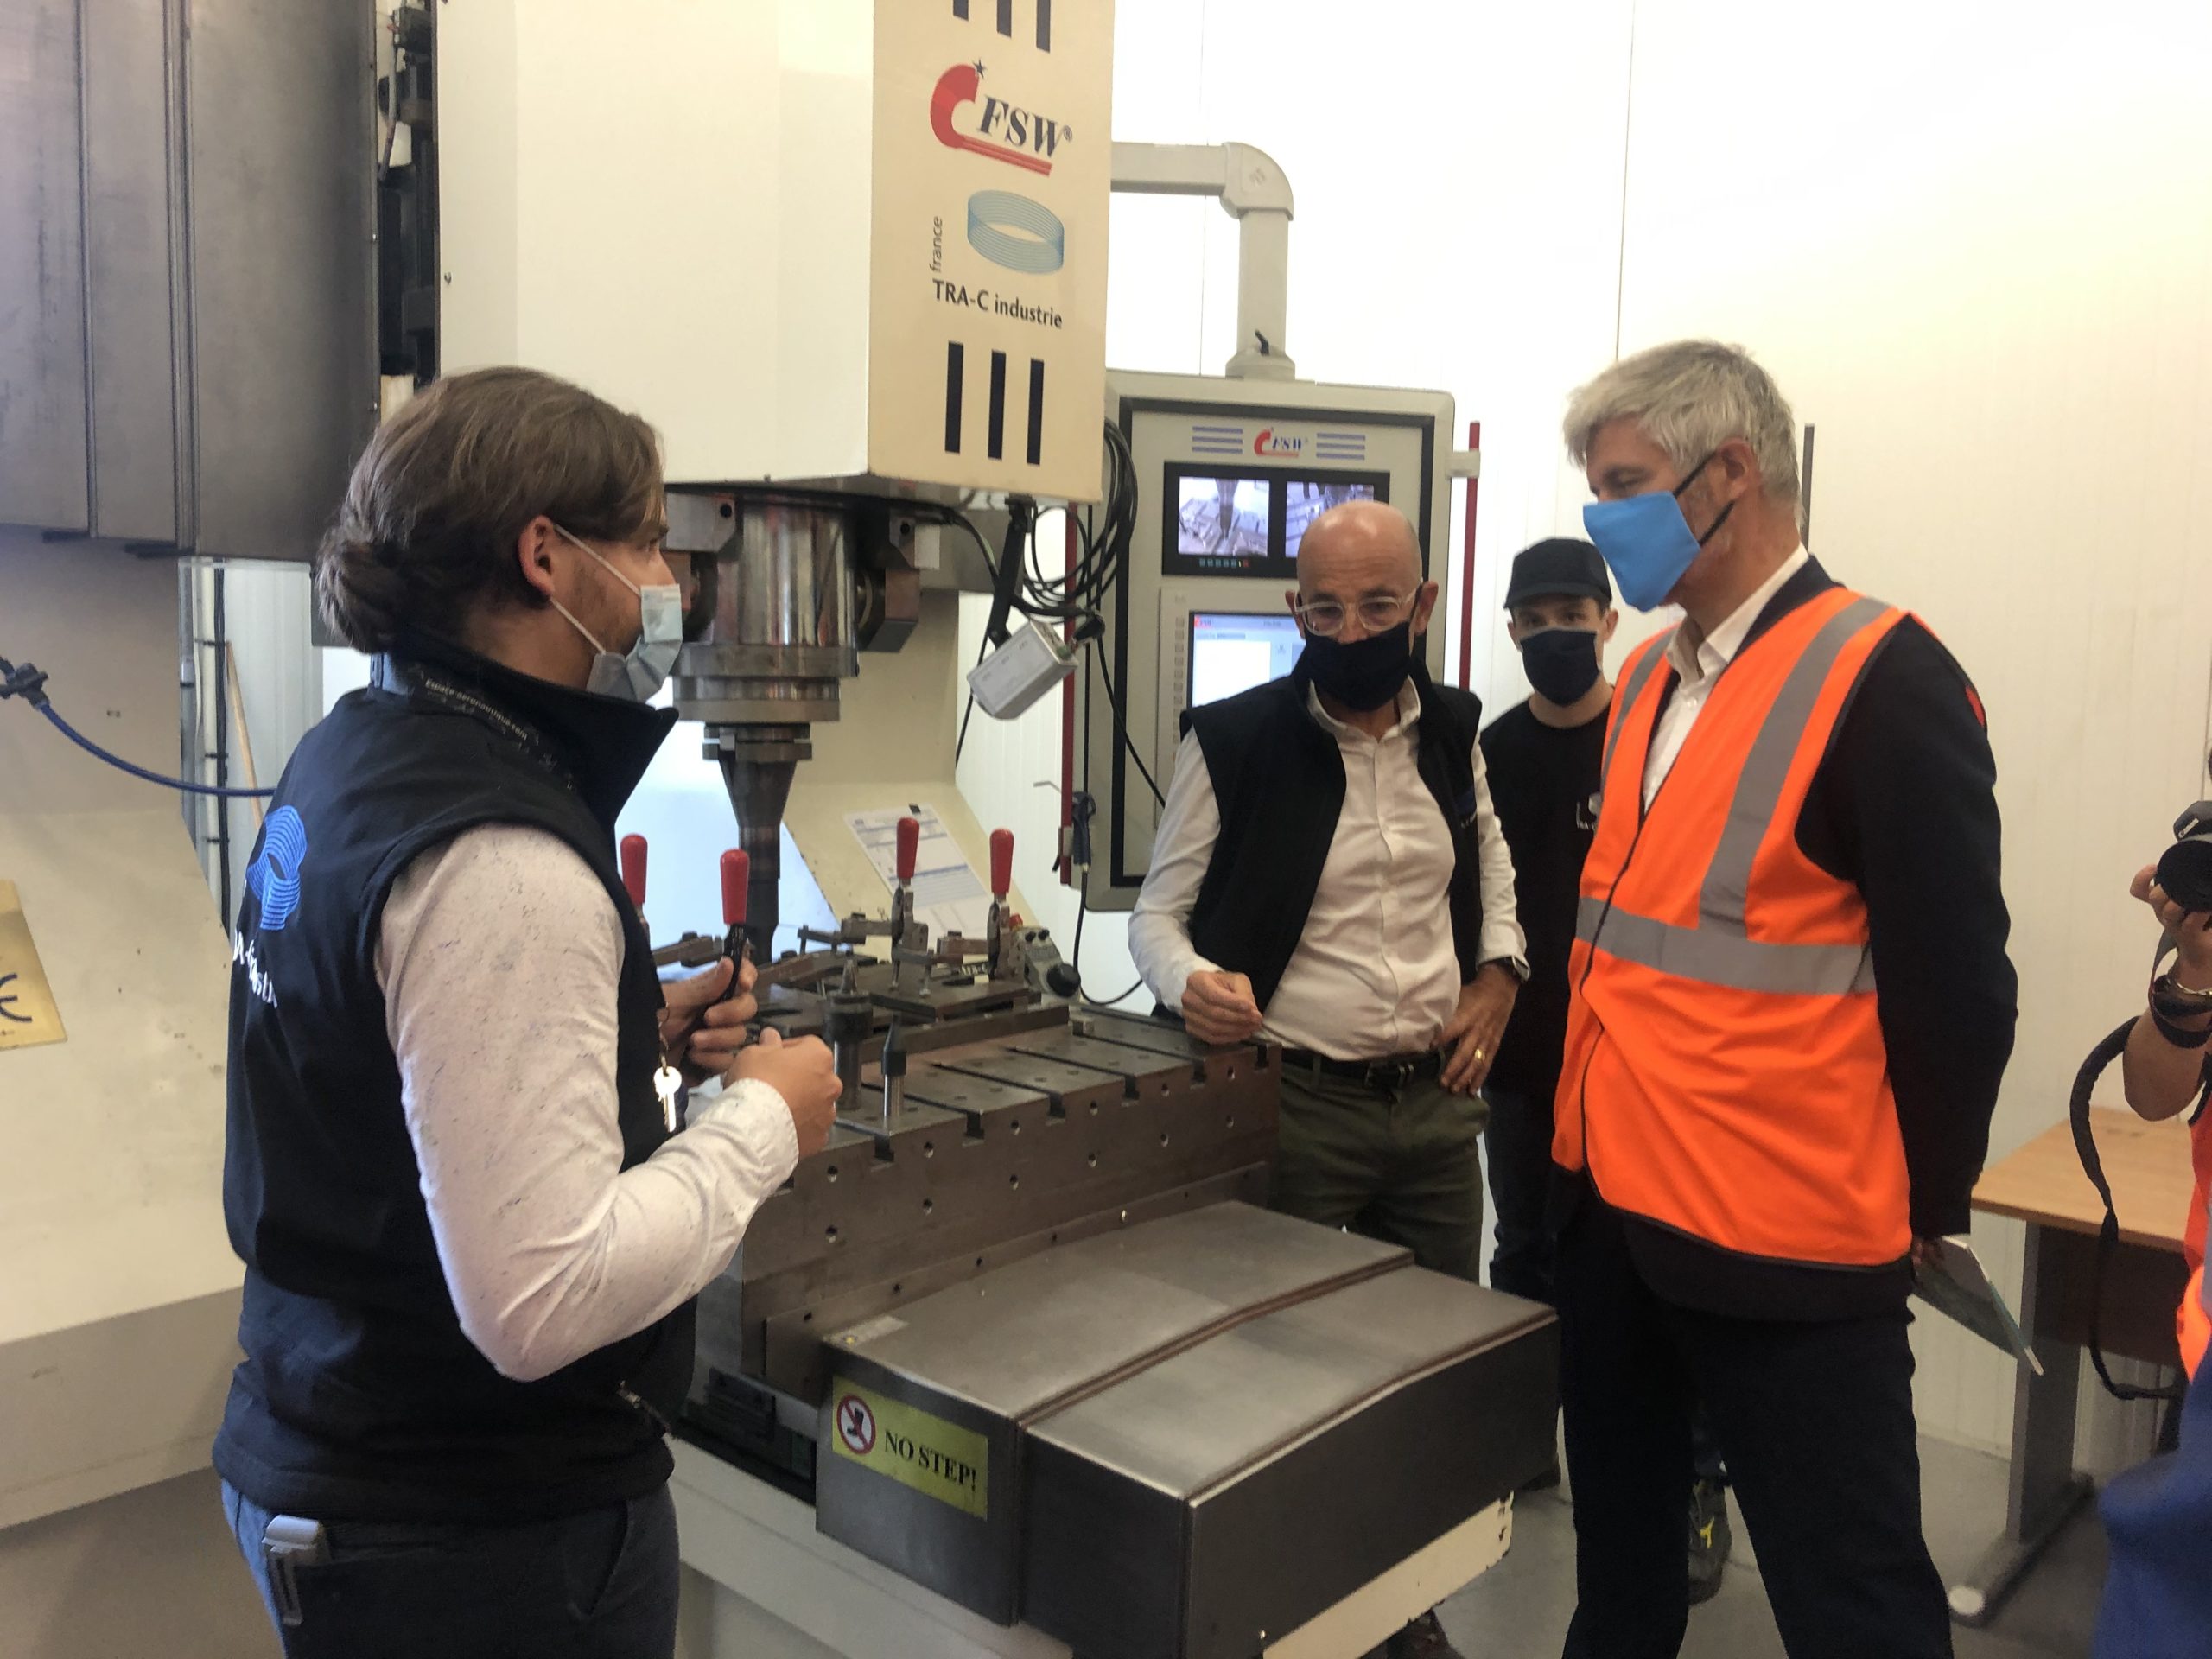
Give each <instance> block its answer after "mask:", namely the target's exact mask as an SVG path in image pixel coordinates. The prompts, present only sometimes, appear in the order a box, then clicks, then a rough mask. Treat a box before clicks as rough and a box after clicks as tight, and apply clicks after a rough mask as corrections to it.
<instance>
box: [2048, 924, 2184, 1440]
mask: <svg viewBox="0 0 2212 1659" xmlns="http://www.w3.org/2000/svg"><path fill="white" fill-rule="evenodd" d="M2164 954H2165V952H2164V949H2163V947H2162V948H2161V950H2159V955H2160V956H2161V957H2164ZM2134 1029H2135V1021H2134V1020H2132V1019H2131V1020H2127V1021H2126V1023H2124V1024H2123V1025H2121V1026H2120V1027H2119V1028H2118V1029H2116V1030H2115V1031H2113V1033H2112V1034H2111V1035H2110V1036H2108V1037H2107V1038H2106V1039H2104V1040H2103V1041H2102V1042H2101V1043H2099V1044H2098V1045H2097V1046H2095V1047H2094V1048H2093V1049H2091V1050H2090V1051H2089V1054H2088V1058H2087V1059H2085V1060H2083V1061H2082V1069H2081V1071H2078V1072H2076V1073H2075V1077H2074V1093H2073V1095H2072V1096H2070V1097H2069V1100H2068V1101H2067V1116H2068V1119H2069V1122H2070V1123H2071V1124H2072V1126H2073V1129H2074V1151H2075V1155H2076V1156H2078V1157H2079V1158H2080V1159H2081V1160H2082V1173H2083V1174H2085V1175H2087V1176H2088V1178H2089V1185H2091V1186H2094V1187H2095V1188H2096V1189H2097V1196H2098V1197H2099V1198H2101V1199H2103V1200H2104V1206H2105V1218H2104V1220H2103V1222H2102V1223H2101V1224H2100V1225H2099V1226H2098V1228H2097V1255H2096V1266H2095V1269H2094V1274H2093V1275H2092V1277H2091V1279H2090V1281H2089V1363H2090V1364H2092V1365H2094V1367H2096V1371H2097V1381H2098V1382H2100V1383H2103V1384H2104V1386H2105V1392H2106V1393H2107V1394H2109V1395H2112V1396H2113V1399H2115V1400H2171V1401H2179V1400H2180V1399H2181V1398H2182V1396H2183V1394H2184V1393H2185V1392H2186V1391H2187V1389H2186V1385H2185V1384H2180V1383H2177V1384H2173V1385H2171V1386H2169V1387H2166V1388H2157V1389H2144V1388H2138V1387H2136V1386H2134V1385H2133V1383H2115V1382H2113V1376H2112V1372H2111V1370H2109V1369H2108V1368H2107V1366H2106V1364H2105V1352H2104V1345H2103V1344H2102V1342H2101V1332H2102V1330H2103V1320H2104V1306H2105V1280H2106V1278H2107V1275H2108V1274H2109V1273H2110V1271H2111V1268H2112V1259H2113V1255H2116V1254H2117V1253H2118V1251H2119V1249H2120V1211H2118V1210H2116V1209H2114V1208H2113V1201H2112V1183H2111V1182H2110V1181H2109V1180H2107V1179H2105V1166H2104V1160H2103V1159H2101V1158H2100V1157H2099V1156H2098V1155H2097V1137H2096V1134H2095V1132H2094V1130H2093V1129H2092V1128H2090V1126H2089V1096H2090V1093H2091V1091H2092V1090H2094V1089H2095V1088H2096V1086H2097V1079H2098V1078H2099V1077H2102V1076H2103V1075H2104V1074H2105V1072H2106V1071H2107V1069H2108V1068H2109V1067H2110V1066H2111V1065H2112V1063H2113V1061H2114V1060H2116V1059H2118V1058H2120V1055H2121V1054H2123V1053H2125V1052H2126V1049H2127V1039H2128V1036H2129V1034H2130V1033H2133V1031H2134Z"/></svg>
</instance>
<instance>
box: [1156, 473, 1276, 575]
mask: <svg viewBox="0 0 2212 1659" xmlns="http://www.w3.org/2000/svg"><path fill="white" fill-rule="evenodd" d="M1177 487H1178V493H1177V497H1176V502H1175V551H1176V552H1177V553H1178V554H1179V555H1180V556H1182V557H1184V558H1185V559H1204V560H1205V561H1206V562H1207V563H1208V565H1209V566H1211V568H1213V569H1222V570H1233V569H1236V568H1237V567H1239V566H1241V565H1245V564H1256V563H1261V562H1262V561H1264V560H1265V559H1266V558H1267V557H1268V543H1269V519H1270V518H1271V516H1272V509H1273V505H1274V483H1273V481H1272V480H1268V479H1264V478H1225V477H1206V476H1203V475H1201V476H1195V477H1185V478H1184V479H1181V480H1178V486H1177ZM1216 562H1218V563H1216Z"/></svg>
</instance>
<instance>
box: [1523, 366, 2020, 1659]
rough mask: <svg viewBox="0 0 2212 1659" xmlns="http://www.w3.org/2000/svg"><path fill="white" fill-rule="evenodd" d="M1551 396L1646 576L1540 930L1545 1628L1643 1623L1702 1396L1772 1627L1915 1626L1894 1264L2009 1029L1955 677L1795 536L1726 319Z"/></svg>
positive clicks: (1601, 1637) (1918, 1589)
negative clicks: (1548, 1264)
mask: <svg viewBox="0 0 2212 1659" xmlns="http://www.w3.org/2000/svg"><path fill="white" fill-rule="evenodd" d="M1566 430H1567V448H1568V450H1569V452H1570V454H1572V455H1573V459H1574V460H1575V461H1576V462H1577V463H1578V464H1580V465H1581V466H1583V467H1584V468H1585V469H1586V472H1587V474H1588V477H1589V480H1590V486H1591V489H1592V492H1593V493H1595V495H1596V496H1597V498H1598V499H1597V501H1596V502H1595V503H1593V504H1592V505H1591V506H1590V507H1589V508H1587V509H1586V512H1585V520H1584V522H1585V524H1586V528H1587V530H1588V531H1589V534H1590V538H1591V540H1592V541H1593V542H1595V543H1597V544H1598V548H1599V551H1600V552H1601V553H1603V554H1604V556H1605V560H1606V563H1608V564H1609V565H1610V566H1611V569H1612V571H1613V575H1614V579H1615V580H1616V582H1618V584H1619V587H1620V590H1621V594H1622V597H1623V598H1624V600H1625V601H1628V603H1630V604H1631V605H1633V606H1635V607H1637V608H1638V609H1641V610H1654V609H1657V608H1659V607H1662V605H1666V604H1669V603H1671V604H1675V605H1679V606H1681V607H1682V611H1683V613H1684V614H1683V616H1682V619H1681V622H1680V623H1679V625H1678V626H1675V627H1673V628H1671V629H1669V630H1668V631H1666V632H1662V633H1661V634H1660V635H1659V636H1657V637H1656V638H1655V639H1651V640H1649V641H1647V642H1646V643H1645V644H1644V645H1643V646H1641V647H1640V648H1638V649H1637V651H1635V652H1631V653H1630V656H1629V658H1628V659H1627V660H1626V662H1625V663H1624V664H1623V665H1622V669H1621V671H1620V674H1619V677H1618V683H1619V691H1618V695H1617V696H1615V698H1614V702H1613V712H1612V717H1611V724H1610V726H1609V728H1608V729H1607V732H1606V736H1605V751H1604V756H1603V767H1604V773H1603V776H1604V798H1603V804H1602V806H1601V808H1600V810H1599V818H1598V827H1597V831H1596V836H1595V838H1594V840H1593V842H1592V847H1591V850H1590V855H1589V857H1588V860H1587V861H1586V863H1585V865H1584V868H1583V874H1582V883H1581V898H1580V915H1579V917H1578V925H1577V938H1576V944H1575V946H1574V951H1573V959H1572V963H1571V969H1570V978H1571V982H1572V984H1573V1003H1572V1006H1571V1008H1570V1011H1569V1015H1568V1020H1569V1024H1568V1029H1567V1052H1566V1064H1565V1067H1564V1070H1563V1071H1562V1074H1561V1077H1560V1091H1559V1097H1558V1101H1557V1110H1556V1117H1557V1125H1558V1127H1557V1133H1556V1136H1555V1139H1554V1143H1553V1160H1554V1163H1555V1164H1557V1165H1558V1166H1560V1170H1561V1174H1560V1177H1559V1178H1558V1180H1557V1185H1558V1202H1557V1203H1556V1204H1555V1205H1554V1222H1555V1225H1556V1226H1557V1227H1558V1229H1559V1232H1560V1240H1559V1250H1558V1257H1557V1262H1558V1267H1557V1289H1558V1296H1559V1303H1560V1320H1561V1325H1562V1332H1563V1338H1564V1348H1563V1357H1562V1376H1561V1392H1562V1396H1563V1402H1564V1406H1565V1413H1566V1422H1567V1461H1568V1468H1569V1473H1570V1478H1571V1484H1572V1486H1573V1494H1574V1505H1575V1529H1576V1535H1577V1559H1576V1567H1577V1584H1578V1591H1579V1596H1578V1605H1577V1608H1576V1611H1575V1616H1574V1622H1573V1627H1572V1628H1571V1629H1570V1630H1569V1632H1568V1635H1567V1649H1566V1650H1567V1656H1568V1659H1646V1656H1649V1659H1669V1656H1672V1655H1674V1654H1675V1652H1676V1651H1677V1650H1678V1649H1679V1648H1680V1646H1681V1639H1682V1634H1683V1630H1684V1628H1685V1624H1686V1622H1687V1618H1688V1611H1687V1586H1686V1585H1685V1582H1684V1580H1683V1576H1682V1567H1681V1494H1682V1491H1683V1490H1684V1488H1685V1485H1686V1484H1687V1482H1688V1477H1689V1471H1690V1407H1691V1402H1692V1400H1693V1399H1700V1400H1702V1401H1703V1402H1704V1403H1705V1405H1706V1406H1707V1408H1708V1410H1709V1411H1710V1413H1711V1417H1712V1421H1713V1428H1714V1429H1715V1431H1716V1433H1717V1435H1718V1438H1719V1441H1720V1449H1721V1451H1722V1452H1723V1453H1724V1454H1725V1456H1726V1459H1727V1463H1728V1468H1729V1470H1730V1471H1731V1474H1732V1477H1733V1478H1734V1481H1735V1491H1736V1497H1737V1500H1738V1503H1739V1504H1740V1506H1741V1508H1742V1510H1743V1515H1744V1520H1745V1524H1746V1526H1747V1528H1748V1529H1749V1531H1750V1533H1751V1541H1752V1543H1753V1546H1754V1547H1755V1548H1756V1549H1757V1551H1758V1562H1759V1570H1760V1576H1761V1578H1762V1579H1763V1580H1764V1583H1765V1586H1766V1589H1767V1592H1768V1595H1769V1597H1770V1599H1771V1601H1772V1604H1773V1608H1774V1614H1775V1619H1776V1623H1777V1625H1778V1626H1779V1627H1780V1630H1781V1633H1782V1638H1783V1645H1784V1647H1785V1648H1786V1649H1788V1651H1789V1655H1790V1656H1791V1659H1827V1656H1835V1659H1843V1656H1853V1659H1864V1656H1870V1655H1881V1656H1883V1659H1929V1656H1943V1655H1948V1654H1949V1653H1950V1651H1951V1643H1950V1628H1949V1618H1948V1610H1947V1608H1946V1605H1945V1601H1944V1592H1943V1587H1942V1582H1941V1581H1940V1580H1939V1579H1938V1578H1937V1576H1936V1569H1935V1567H1934V1566H1933V1564H1932V1563H1931V1562H1930V1560H1929V1555H1928V1550H1927V1546H1926V1544H1925V1542H1924V1541H1923V1538H1922V1535H1921V1526H1920V1470H1919V1454H1918V1449H1917V1444H1916V1435H1915V1429H1914V1421H1913V1413H1912V1389H1911V1379H1912V1353H1911V1350H1910V1346H1909V1345H1908V1344H1907V1342H1906V1326H1907V1323H1908V1320H1907V1314H1906V1308H1905V1300H1906V1296H1907V1294H1908V1293H1909V1291H1910V1283H1911V1265H1912V1261H1913V1258H1914V1257H1915V1255H1916V1254H1918V1253H1919V1252H1920V1250H1921V1249H1922V1248H1923V1245H1922V1243H1921V1241H1923V1240H1929V1239H1934V1238H1937V1237H1941V1236H1945V1235H1948V1234H1954V1233H1962V1232H1964V1231H1965V1230H1966V1229H1967V1221H1968V1213H1967V1202H1968V1198H1969V1195H1970V1193H1971V1192H1972V1190H1973V1186H1974V1179H1975V1177H1976V1176H1977V1174H1978V1173H1980V1167H1981V1162H1982V1158H1983V1154H1984V1153H1985V1152H1986V1148H1987V1142H1988V1129H1989V1119H1990V1114H1991V1112H1992V1111H1993V1109H1994V1107H1995V1104H1996V1099H1997V1088H1998V1084H1999V1079H2000V1077H2002V1075H2003V1072H2004V1069H2005V1061H2006V1059H2007V1058H2009V1057H2010V1054H2011V1052H2012V1027H2013V1020H2014V1014H2015V993H2016V988H2017V986H2016V981H2015V979H2014V976H2013V972H2012V964H2011V963H2010V962H2009V961H2008V960H2007V958H2006V956H2005V938H2006V935H2007V932H2008V931H2009V921H2008V918H2007V916H2006V913H2005V902H2004V899H2003V896H2002V894H2001V893H2000V892H1999V882H1998V869H1999V824H1998V814H1997V806H1996V802H1995V798H1994V795H1993V788H1994V785H1995V778H1996V773H1995V766H1994V763H1993V760H1992V759H1991V756H1990V749H1989V743H1988V739H1987V736H1986V732H1985V729H1984V722H1983V719H1982V714H1981V708H1980V702H1978V700H1977V699H1976V697H1975V696H1974V690H1973V687H1972V686H1971V685H1970V684H1969V683H1968V682H1967V678H1966V676H1965V675H1964V673H1963V672H1962V671H1961V670H1960V669H1959V667H1958V665H1957V664H1956V663H1955V662H1954V661H1953V660H1952V658H1951V657H1950V656H1949V654H1948V652H1945V651H1944V649H1943V647H1942V645H1939V644H1938V643H1937V642H1936V639H1935V638H1934V636H1933V635H1931V634H1930V633H1929V632H1928V631H1927V630H1926V629H1925V628H1924V627H1923V626H1921V625H1920V624H1919V623H1918V622H1917V621H1916V620H1914V619H1912V618H1911V617H1910V616H1908V615H1907V614H1905V613H1904V612H1902V611H1899V610H1897V609H1895V608H1893V607H1890V606H1888V605H1885V604H1883V603H1880V602H1879V601H1875V600H1871V599H1867V598H1864V597H1862V596H1861V595H1859V594H1855V593H1853V592H1851V591H1850V590H1848V589H1847V588H1841V587H1839V586H1838V585H1837V584H1836V583H1835V582H1834V581H1832V580H1831V579H1830V578H1829V577H1828V575H1827V573H1826V572H1824V571H1823V570H1822V569H1821V567H1820V566H1819V565H1818V564H1816V563H1814V562H1813V561H1812V559H1811V557H1810V556H1809V555H1808V553H1807V552H1806V551H1805V549H1804V546H1803V544H1802V539H1801V538H1802V518H1801V507H1800V505H1799V487H1798V477H1797V464H1796V425H1795V422H1794V419H1793V417H1792V416H1791V414H1790V411H1789V404H1787V403H1785V402H1784V401H1783V397H1782V396H1781V394H1780V392H1779V391H1777V389H1776V387H1775V385H1774V383H1773V382H1772V380H1770V378H1768V376H1767V375H1766V373H1765V372H1764V370H1762V369H1761V368H1759V367H1758V365H1756V364H1755V363H1753V362H1752V361H1751V359H1750V358H1749V357H1748V356H1746V355H1745V353H1742V352H1741V351H1739V350H1737V349H1734V348H1732V347H1727V346H1717V345H1713V344H1711V343H1708V342H1685V343H1682V344H1679V345H1674V346H1661V347H1658V348H1656V349H1655V350H1652V351H1649V352H1645V353H1641V354H1640V355H1637V356H1636V357H1631V358H1629V359H1624V361H1622V362H1620V363H1618V364H1617V365H1614V366H1613V367H1612V368H1611V369H1609V370H1607V371H1606V372H1605V373H1604V374H1602V375H1600V376H1599V378H1597V379H1595V380H1594V381H1592V383H1591V384H1590V385H1587V386H1585V387H1584V388H1582V390H1581V391H1579V392H1577V393H1576V394H1575V397H1574V398H1573V404H1572V407H1571V408H1570V410H1569V411H1568V415H1567V425H1566ZM1931 556H1932V555H1931Z"/></svg>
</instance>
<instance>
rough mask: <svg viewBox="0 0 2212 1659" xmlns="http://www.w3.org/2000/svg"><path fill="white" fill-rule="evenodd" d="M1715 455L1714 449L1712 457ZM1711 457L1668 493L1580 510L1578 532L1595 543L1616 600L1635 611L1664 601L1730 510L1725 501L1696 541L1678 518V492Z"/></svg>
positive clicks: (1593, 504) (1733, 507)
mask: <svg viewBox="0 0 2212 1659" xmlns="http://www.w3.org/2000/svg"><path fill="white" fill-rule="evenodd" d="M1719 453H1720V452H1719V450H1717V449H1716V450H1714V451H1713V454H1719ZM1712 461H1713V455H1707V457H1706V458H1705V459H1704V460H1703V461H1700V462H1698V464H1697V465H1696V466H1694V467H1691V468H1690V471H1689V476H1688V478H1685V479H1684V480H1682V481H1681V483H1679V484H1677V485H1675V487H1674V488H1673V489H1672V490H1654V491H1652V492H1651V493H1649V495H1631V496H1629V497H1627V498H1626V499H1623V500H1619V501H1592V502H1591V503H1590V504H1589V505H1586V506H1585V507H1584V508H1583V509H1582V527H1583V529H1584V530H1586V531H1588V532H1589V535H1590V539H1591V540H1592V541H1593V542H1595V543H1597V544H1598V551H1599V553H1601V554H1603V555H1604V556H1605V563H1606V565H1607V566H1608V567H1609V568H1610V569H1611V571H1612V573H1613V580H1614V581H1615V582H1618V583H1619V584H1620V590H1621V597H1622V598H1623V599H1624V600H1626V601H1628V602H1629V603H1630V604H1631V605H1633V606H1635V607H1636V608H1637V610H1639V611H1656V610H1657V609H1658V608H1659V607H1661V606H1662V605H1664V604H1665V603H1666V602H1667V597H1668V595H1669V594H1672V593H1673V592H1674V591H1675V583H1676V582H1680V581H1681V579H1682V576H1683V574H1684V573H1685V572H1686V571H1688V569H1689V568H1690V566H1691V565H1692V564H1693V563H1695V562H1696V560H1697V556H1698V554H1699V552H1700V550H1702V549H1703V548H1704V546H1705V544H1706V543H1707V542H1709V541H1711V540H1712V539H1713V537H1714V536H1716V535H1717V534H1719V530H1720V526H1721V525H1723V524H1726V523H1727V522H1728V515H1729V514H1730V513H1732V512H1735V511H1736V504H1735V503H1734V502H1733V501H1731V502H1730V503H1729V504H1728V505H1726V506H1725V507H1723V508H1722V509H1721V510H1720V516H1719V518H1715V519H1714V520H1713V524H1712V525H1711V526H1710V528H1708V529H1707V531H1706V532H1705V534H1704V535H1702V536H1700V535H1698V534H1697V533H1696V532H1695V531H1692V530H1691V529H1690V524H1689V520H1688V519H1687V518H1683V517H1682V503H1681V493H1682V492H1683V491H1684V490H1687V489H1688V488H1689V486H1691V484H1692V483H1694V481H1695V480H1696V478H1697V475H1698V474H1700V473H1701V472H1703V471H1704V470H1705V469H1706V467H1707V466H1709V465H1710V464H1711V463H1712Z"/></svg>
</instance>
